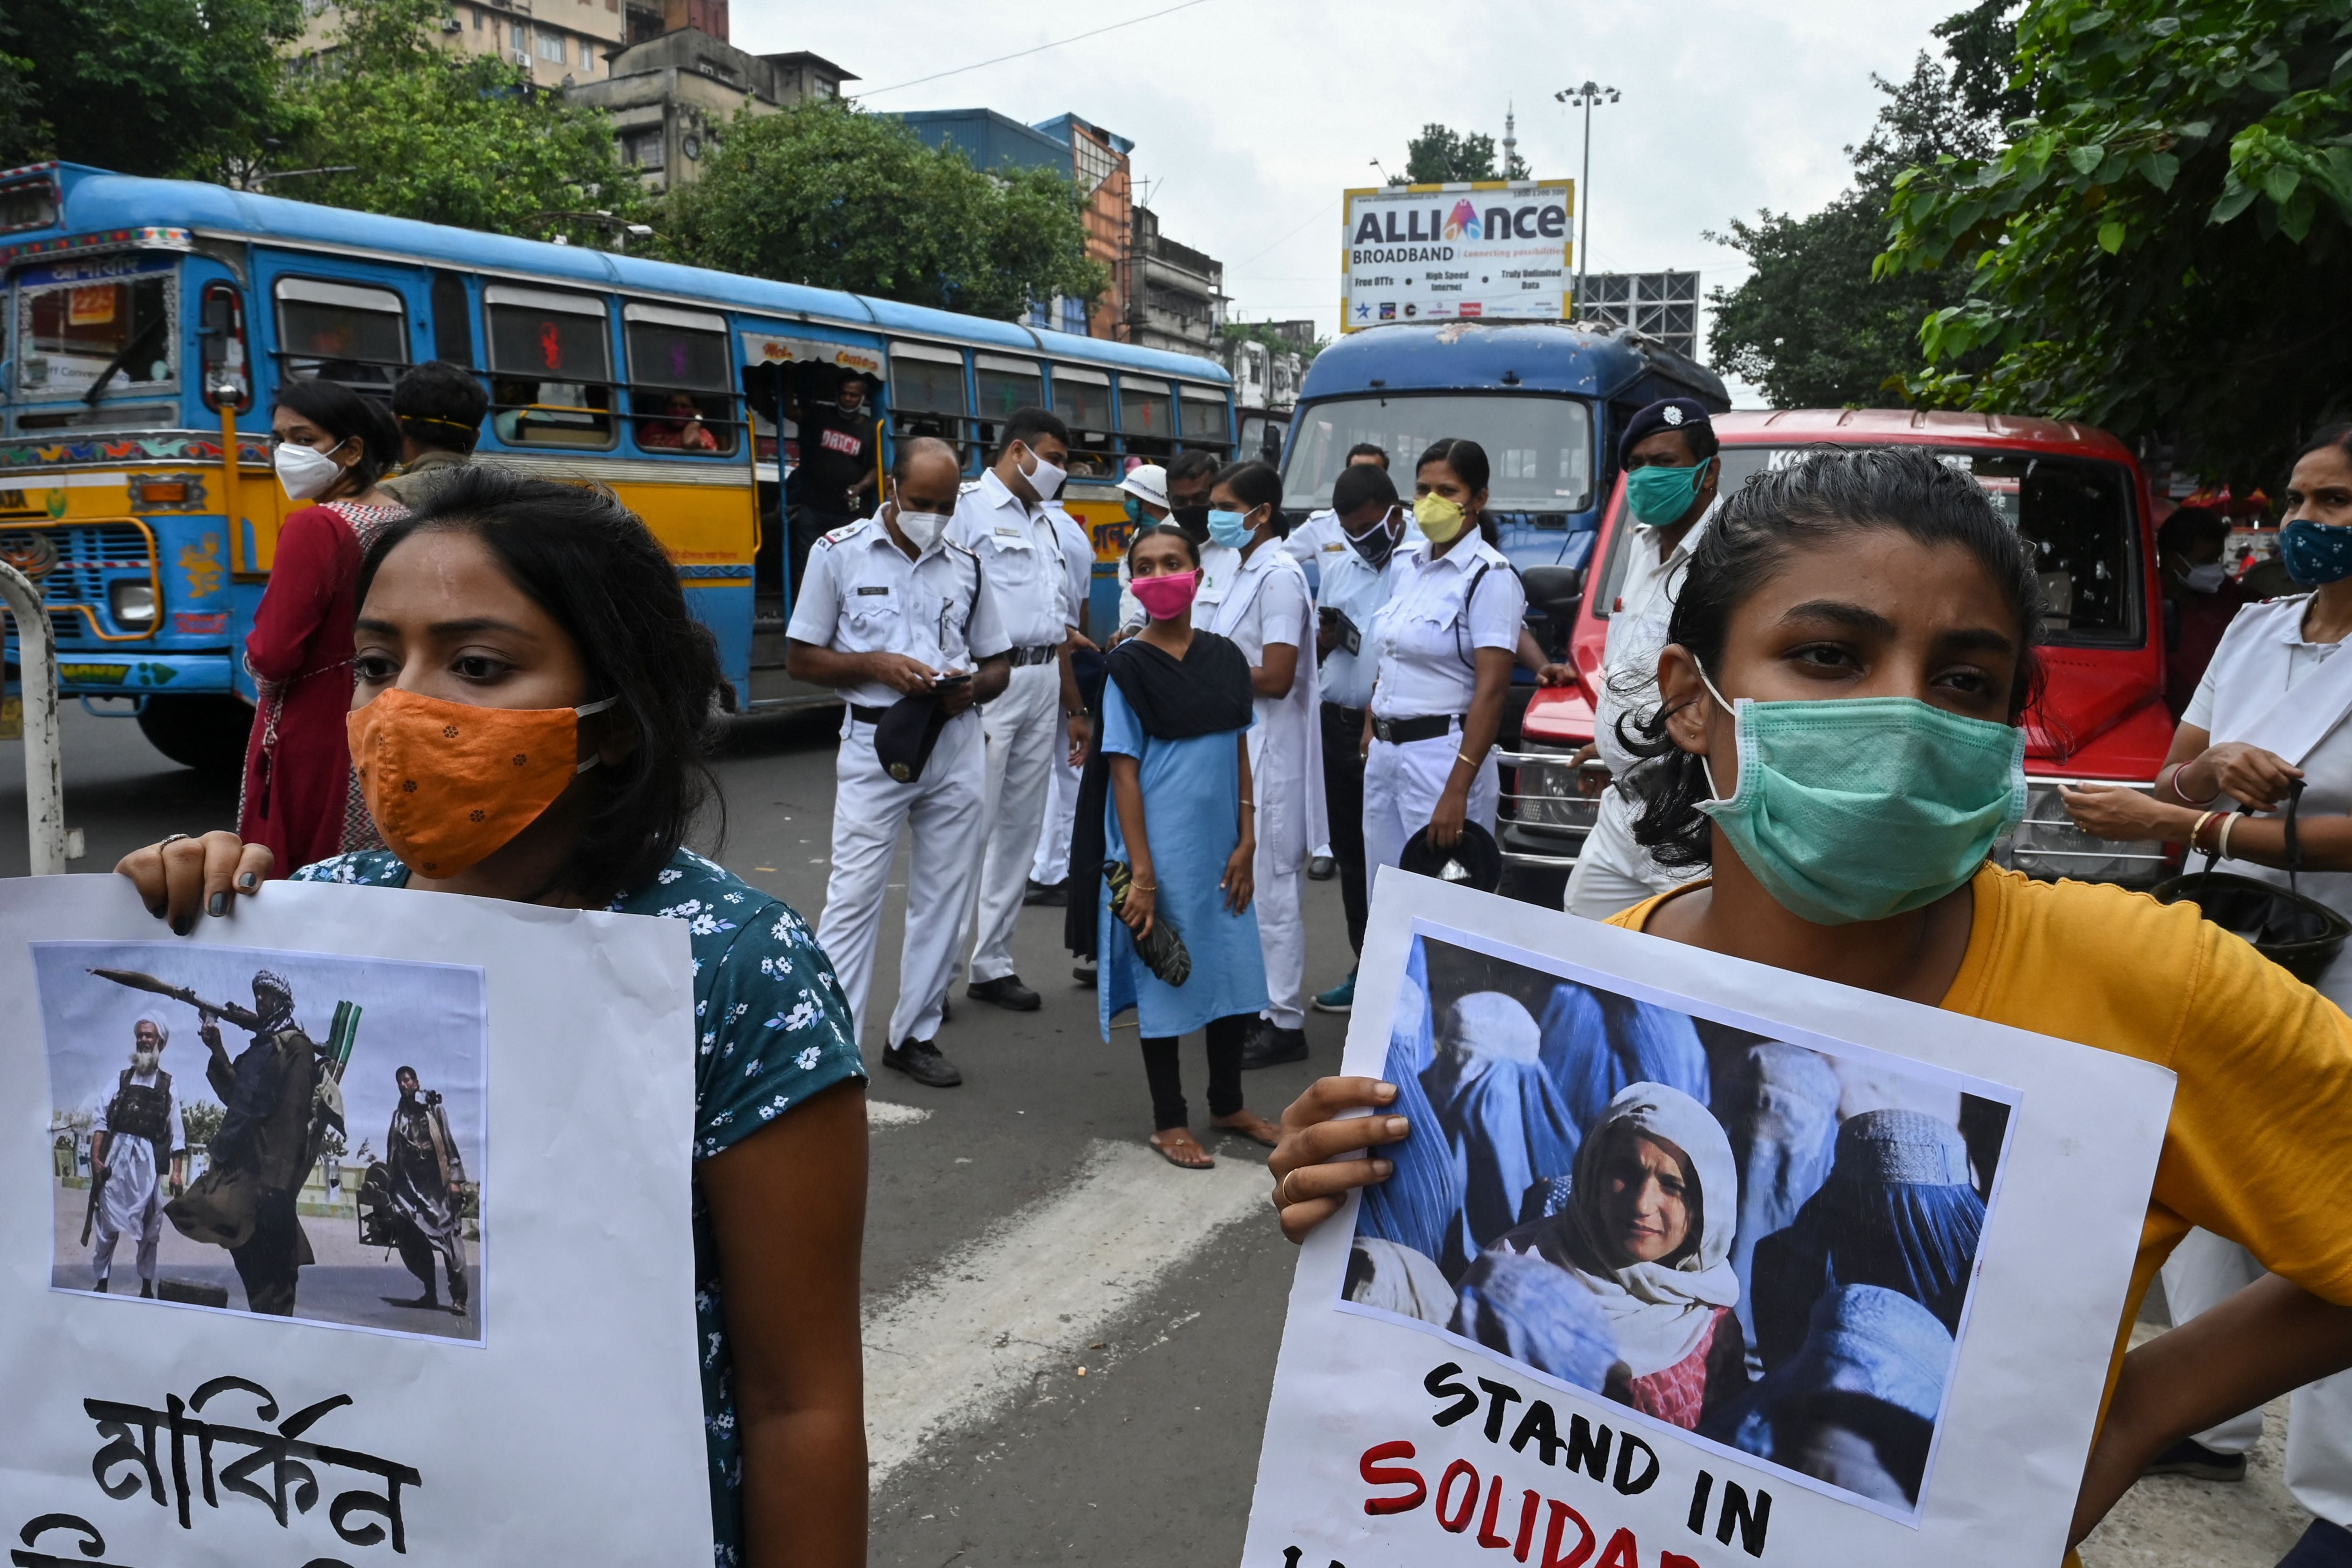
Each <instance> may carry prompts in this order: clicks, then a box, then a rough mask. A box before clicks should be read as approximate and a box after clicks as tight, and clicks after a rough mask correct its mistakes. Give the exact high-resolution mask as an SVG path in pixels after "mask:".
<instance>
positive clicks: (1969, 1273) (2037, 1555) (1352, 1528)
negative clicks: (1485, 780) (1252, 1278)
mask: <svg viewBox="0 0 2352 1568" xmlns="http://www.w3.org/2000/svg"><path fill="white" fill-rule="evenodd" d="M1343 1070H1344V1071H1346V1072H1348V1073H1351V1074H1361V1075H1364V1076H1368V1077H1376V1078H1383V1079H1387V1080H1389V1081H1391V1082H1393V1083H1395V1084H1397V1085H1398V1087H1399V1091H1400V1092H1399V1100H1398V1104H1397V1106H1396V1109H1397V1110H1400V1111H1402V1112H1403V1113H1404V1114H1406V1115H1407V1116H1409V1117H1411V1118H1412V1121H1413V1126H1414V1131H1413V1133H1412V1137H1411V1138H1409V1139H1408V1140H1407V1141H1406V1142H1404V1143H1403V1144H1402V1145H1399V1146H1397V1147H1395V1148H1393V1149H1391V1150H1389V1151H1387V1153H1388V1154H1389V1155H1390V1156H1391V1158H1393V1159H1394V1160H1395V1161H1396V1172H1395V1173H1394V1174H1393V1175H1392V1176H1391V1178H1390V1179H1389V1180H1388V1181H1387V1182H1385V1183H1383V1184H1380V1185H1379V1186H1377V1187H1375V1188H1372V1189H1369V1190H1368V1193H1367V1194H1366V1195H1364V1196H1362V1197H1360V1198H1358V1199H1355V1200H1352V1201H1351V1202H1350V1203H1349V1205H1348V1206H1347V1207H1345V1208H1344V1209H1342V1210H1341V1211H1340V1213H1339V1215H1336V1216H1334V1218H1332V1219H1331V1220H1330V1221H1328V1222H1327V1223H1326V1224H1324V1225H1323V1226H1320V1227H1318V1230H1317V1231H1316V1232H1315V1233H1314V1234H1313V1235H1312V1236H1310V1237H1308V1238H1307V1242H1306V1244H1305V1245H1304V1247H1301V1249H1300V1257H1299V1260H1298V1268H1297V1278H1296V1279H1295V1281H1294V1283H1293V1286H1292V1290H1291V1295H1290V1301H1289V1316H1288V1320H1287V1321H1286V1326H1285V1331H1284V1334H1283V1342H1282V1352H1281V1357H1280V1360H1279V1362H1278V1363H1277V1366H1276V1374H1275V1385H1274V1393H1273V1398H1272V1402H1271V1405H1270V1408H1269V1411H1268V1415H1267V1419H1266V1428H1265V1444H1264V1448H1263V1451H1262V1454H1261V1457H1260V1459H1259V1468H1258V1479H1257V1489H1256V1495H1255V1502H1254V1504H1253V1507H1252V1510H1251V1517H1250V1525H1249V1534H1248V1541H1247V1544H1246V1546H1245V1548H1244V1556H1243V1562H1244V1565H1245V1568H1277V1565H1279V1568H1301V1565H1302V1564H1304V1565H1305V1568H1327V1564H1329V1565H1342V1568H1405V1565H1407V1564H1410V1565H1412V1568H1442V1565H1443V1564H1445V1563H1464V1564H1470V1563H1486V1562H1499V1561H1501V1560H1502V1559H1501V1557H1499V1556H1490V1555H1488V1554H1489V1553H1490V1552H1498V1553H1507V1555H1508V1556H1509V1557H1510V1559H1511V1560H1512V1561H1514V1562H1517V1563H1529V1564H1533V1565H1537V1568H1727V1565H1729V1564H1734V1563H1780V1564H1790V1565H1792V1568H1794V1565H1804V1568H1810V1565H1812V1564H1817V1563H1887V1564H1905V1565H1915V1564H1916V1565H1920V1568H1927V1565H1938V1568H1940V1565H1946V1564H1949V1565H1954V1568H1957V1565H1959V1564H1970V1565H1975V1564H1981V1563H2050V1564H2053V1565H2054V1564H2055V1563H2058V1562H2059V1560H2060V1559H2061V1557H2062V1556H2063V1551H2064V1542H2065V1532H2066V1527H2067V1523H2068V1521H2069V1519H2070V1517H2071V1515H2072V1513H2073V1510H2074V1495H2075V1490H2076V1486H2077V1483H2078V1481H2079V1479H2080V1477H2081V1473H2082V1465H2083V1460H2084V1456H2085V1455H2086V1454H2087V1453H2088V1451H2089V1446H2090V1439H2091V1435H2092V1427H2093V1423H2094V1418H2095V1414H2096V1411H2097V1408H2098V1403H2099V1397H2100V1392H2101V1389H2102V1387H2103V1385H2104V1380H2105V1372H2106V1367H2107V1359H2108V1353H2109V1351H2110V1349H2111V1347H2112V1345H2113V1342H2114V1339H2115V1334H2116V1326H2117V1323H2118V1322H2119V1321H2120V1319H2121V1316H2122V1312H2123V1310H2124V1303H2125V1300H2126V1295H2127V1292H2128V1288H2129V1280H2130V1274H2131V1266H2132V1260H2133V1257H2134V1254H2135V1251H2136V1249H2137V1244H2138V1239H2139V1233H2140V1224H2141V1219H2142V1216H2143V1214H2144V1212H2145V1208H2146V1205H2147V1193H2148V1187H2149V1184H2150V1183H2151V1181H2152V1180H2153V1178H2154V1174H2155V1169H2156V1161H2157V1156H2158V1151H2159V1149H2160V1147H2161V1144H2162V1140H2163V1133H2164V1127H2165V1121H2166V1118H2167V1116H2168V1112H2169V1110H2170V1106H2171V1097H2172V1075H2171V1074H2170V1073H2169V1072H2168V1071H2166V1070H2164V1069H2162V1068H2156V1067H2153V1066H2150V1065H2148V1064H2147V1063H2143V1062H2139V1061H2136V1060H2132V1059H2129V1058H2122V1057H2118V1056H2115V1055H2112V1054H2109V1053H2105V1052H2101V1051H2097V1050H2093V1049H2090V1048H2087V1047H2079V1046H2074V1045H2071V1044H2066V1043H2063V1042H2059V1041H2055V1040H2052V1039H2048V1038H2045V1037H2040V1036H2035V1035H2030V1034H2027V1033H2024V1032H2022V1031H2020V1030H2014V1029H2010V1028H2006V1027H2003V1026H1996V1025H1990V1024H1986V1023H1983V1022H1981V1021H1979V1020H1976V1019H1971V1018H1968V1017H1964V1016H1959V1015H1958V1014H1952V1013H1947V1012H1944V1011H1941V1010H1940V1009H1937V1008H1932V1007H1926V1006H1921V1005H1916V1004H1912V1003H1907V1002H1902V1001H1897V1000H1894V999H1891V998H1886V997H1881V996H1875V995H1873V994H1868V993H1864V992H1860V991H1855V990H1853V989H1850V988H1848V987H1843V986H1838V985H1832V984H1827V983H1824V982H1820V981H1815V980H1811V979H1809V978H1807V977H1804V976H1801V975H1793V974H1790V973H1785V972H1782V971H1779V970H1773V969H1768V968H1765V967H1763V966H1760V965H1758V964H1753V963H1746V962H1743V961H1740V960H1735V959H1727V958H1724V957H1721V956H1719V955H1716V954H1711V953H1706V952H1700V951H1698V950H1696V949H1693V948H1689V947H1685V946H1681V945H1678V944H1675V943H1670V942H1664V941H1662V940H1660V939H1657V938H1654V937H1648V936H1643V935H1641V934H1639V933H1636V932H1631V931H1619V930H1616V929H1614V928H1611V927H1605V926H1601V925H1598V924H1595V923H1592V922H1589V921H1580V920H1577V919H1576V918H1574V917H1572V916H1570V915H1567V914H1565V913H1561V912H1559V911H1555V910H1542V909H1537V908H1531V907H1530V906H1528V905H1527V904H1523V903H1518V902H1516V901H1513V900H1506V899H1501V898H1497V897H1495V896H1493V895H1490V894H1483V893H1478V892H1475V891H1472V890H1470V889H1464V888H1459V887H1454V886H1451V885H1448V884H1445V883H1442V882H1437V881H1433V880H1431V879H1424V878H1419V877H1412V876H1408V875H1406V874H1404V873H1402V872H1399V871H1397V870H1395V869H1394V868H1390V869H1387V870H1384V871H1383V872H1382V873H1381V877H1380V881H1379V884H1378V887H1377V889H1376V892H1375V897H1374V900H1373V907H1372V912H1371V922H1370V929H1369V930H1368V931H1367V933H1366V937H1365V942H1364V947H1363V952H1362V959H1361V965H1360V970H1359V974H1358V982H1357V989H1356V1009H1355V1013H1354V1015H1353V1016H1352V1018H1351V1019H1350V1022H1349V1037H1348V1048H1347V1057H1346V1061H1345V1065H1344V1068H1343Z"/></svg>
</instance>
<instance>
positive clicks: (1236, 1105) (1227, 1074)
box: [1143, 1013, 1257, 1132]
mask: <svg viewBox="0 0 2352 1568" xmlns="http://www.w3.org/2000/svg"><path fill="white" fill-rule="evenodd" d="M1256 1022H1257V1015H1255V1013H1236V1014H1234V1016H1232V1017H1230V1018H1212V1019H1210V1020H1209V1114H1210V1115H1212V1116H1231V1115H1232V1114H1233V1113H1234V1111H1236V1110H1240V1109H1241V1108H1242V1046H1243V1045H1244V1042H1246V1041H1247V1040H1248V1039H1249V1032H1250V1026H1251V1025H1253V1024H1255V1023H1256ZM1143 1076H1144V1078H1145V1079H1148V1080H1149V1081H1150V1085H1151V1130H1152V1131H1155V1132H1165V1131H1168V1129H1170V1128H1171V1127H1181V1126H1184V1125H1185V1118H1184V1073H1183V1069H1182V1068H1181V1066H1180V1065H1179V1063H1178V1061H1177V1058H1176V1037H1175V1036H1173V1035H1160V1036H1156V1037H1155V1036H1147V1037H1145V1038H1144V1042H1143Z"/></svg>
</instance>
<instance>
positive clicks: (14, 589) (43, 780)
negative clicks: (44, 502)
mask: <svg viewBox="0 0 2352 1568" xmlns="http://www.w3.org/2000/svg"><path fill="white" fill-rule="evenodd" d="M0 600H5V602H6V604H7V606H8V611H9V614H10V615H11V616H13V617H14V618H15V620H16V666H17V669H18V670H19V672H20V674H21V679H19V680H18V681H17V689H18V690H19V691H20V692H21V693H22V694H23V703H24V719H25V817H26V826H28V827H29V828H30V830H31V834H32V871H33V875H34V876H36V877H60V876H63V875H64V874H65V869H66V784H65V772H64V769H63V767H62V766H61V765H60V763H59V761H58V644H57V637H56V634H55V633H54V632H52V631H51V630H50V628H49V617H48V615H47V611H46V607H45V606H44V605H42V603H41V595H40V591H39V590H38V589H37V588H35V587H34V586H33V584H32V581H31V579H29V578H27V577H26V575H25V574H23V573H22V572H19V571H17V570H16V568H15V567H14V566H11V565H9V564H7V563H5V562H0Z"/></svg>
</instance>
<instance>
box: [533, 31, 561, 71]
mask: <svg viewBox="0 0 2352 1568" xmlns="http://www.w3.org/2000/svg"><path fill="white" fill-rule="evenodd" d="M539 58H541V59H543V60H553V61H554V62H555V63H556V64H557V65H562V64H564V63H565V62H564V54H563V35H562V34H561V33H541V34H540V36H539Z"/></svg>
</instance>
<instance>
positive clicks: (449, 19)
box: [441, 16, 466, 33]
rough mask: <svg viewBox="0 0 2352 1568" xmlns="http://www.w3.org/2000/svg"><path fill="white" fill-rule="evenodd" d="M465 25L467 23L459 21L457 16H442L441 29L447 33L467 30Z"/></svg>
mask: <svg viewBox="0 0 2352 1568" xmlns="http://www.w3.org/2000/svg"><path fill="white" fill-rule="evenodd" d="M465 26H466V25H465V24H464V23H463V22H460V21H458V20H457V17H455V16H444V17H442V18H441V30H442V31H443V32H445V33H457V32H463V31H464V30H465Z"/></svg>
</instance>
